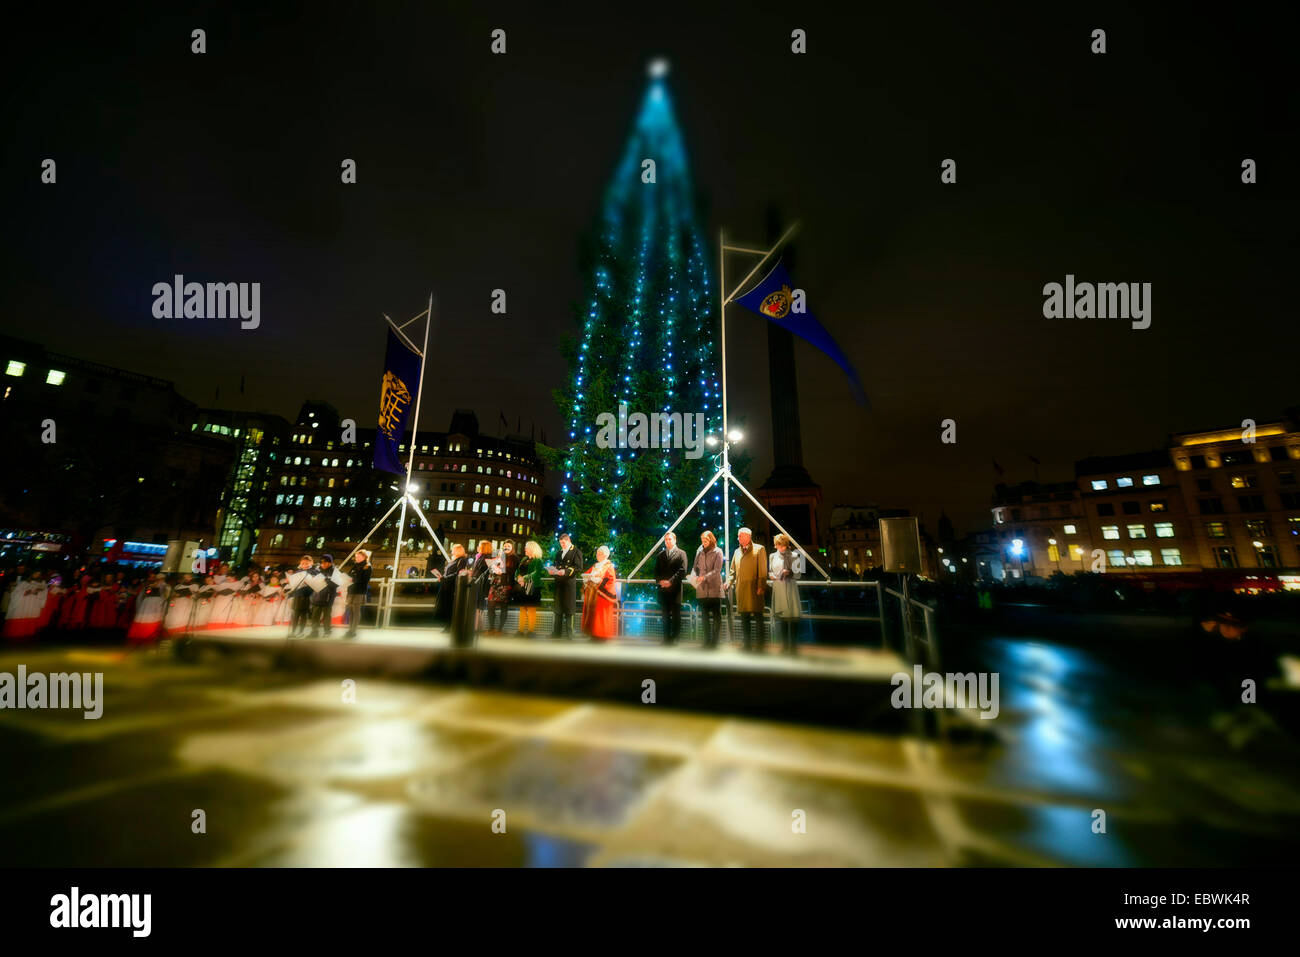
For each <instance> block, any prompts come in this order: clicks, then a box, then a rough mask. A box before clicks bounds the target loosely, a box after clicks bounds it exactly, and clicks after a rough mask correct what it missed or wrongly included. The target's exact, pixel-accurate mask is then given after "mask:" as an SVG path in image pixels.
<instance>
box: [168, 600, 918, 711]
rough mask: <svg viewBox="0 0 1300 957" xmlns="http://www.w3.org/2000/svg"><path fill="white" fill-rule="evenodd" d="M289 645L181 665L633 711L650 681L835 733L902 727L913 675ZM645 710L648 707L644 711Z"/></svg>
mask: <svg viewBox="0 0 1300 957" xmlns="http://www.w3.org/2000/svg"><path fill="white" fill-rule="evenodd" d="M341 634H342V630H341V629H339V628H335V629H334V632H333V635H332V636H331V637H329V638H289V637H288V630H287V628H285V627H284V626H273V627H265V628H237V629H231V630H229V631H223V630H212V631H199V632H194V633H192V634H190V635H187V636H177V637H178V639H188V640H186V641H184V642H183V644H182V646H181V647H182V651H181V654H182V656H185V655H189V654H201V655H206V656H212V655H222V656H238V657H240V658H244V659H249V660H251V661H252V662H254V663H257V664H260V665H264V666H267V667H272V666H279V667H288V668H297V669H304V670H313V671H318V672H324V673H329V674H338V675H343V676H349V675H354V676H361V675H382V676H385V677H393V678H406V679H413V680H428V681H436V682H442V683H455V684H464V685H470V686H480V687H491V688H497V689H500V690H505V691H512V692H522V693H533V694H545V695H549V696H554V697H564V698H581V699H589V700H603V701H619V702H623V703H625V704H640V703H641V702H642V696H643V694H644V685H643V682H645V681H646V679H650V680H653V681H654V683H655V699H656V703H657V705H658V706H660V707H665V708H672V709H678V710H687V711H705V712H710V713H716V714H735V715H746V716H751V717H761V718H770V719H773V720H781V721H799V722H807V723H812V724H825V725H833V726H836V727H854V728H866V727H870V728H872V729H875V730H901V729H903V727H904V725H905V723H906V715H907V712H906V711H901V710H896V709H894V708H892V707H891V706H890V703H889V697H890V694H891V693H892V692H893V686H892V685H891V683H890V678H891V677H892V676H893V675H894V674H896V673H897V672H899V671H907V670H909V666H908V665H907V664H906V663H905V662H904V661H903V659H902V658H901V657H900V656H899V655H897V654H895V653H894V652H892V651H887V650H879V649H867V648H837V647H818V646H815V645H803V646H801V648H800V654H799V655H798V656H796V657H789V656H786V655H781V654H779V653H777V652H776V651H775V650H773V649H771V648H770V647H769V649H768V651H767V652H766V653H764V654H756V653H746V652H743V651H741V650H739V649H738V648H736V647H728V646H723V647H720V648H718V649H716V650H713V651H706V650H705V649H704V648H702V647H701V646H700V645H698V644H693V643H688V644H685V645H680V646H676V647H671V648H665V647H663V646H662V645H659V644H656V643H652V642H649V641H640V640H637V639H618V640H615V641H613V642H608V643H597V642H592V641H589V640H588V639H587V638H586V637H585V636H580V637H578V638H576V639H554V638H550V637H549V636H543V637H536V638H520V637H513V636H504V637H498V636H491V637H485V636H482V635H480V636H478V637H477V639H476V641H475V645H474V647H472V648H453V647H452V645H451V639H450V636H449V635H448V634H447V633H446V632H444V631H440V630H436V629H429V628H389V629H384V630H378V629H373V628H362V629H360V631H359V634H358V637H357V638H342V637H340V636H341ZM647 706H649V705H647Z"/></svg>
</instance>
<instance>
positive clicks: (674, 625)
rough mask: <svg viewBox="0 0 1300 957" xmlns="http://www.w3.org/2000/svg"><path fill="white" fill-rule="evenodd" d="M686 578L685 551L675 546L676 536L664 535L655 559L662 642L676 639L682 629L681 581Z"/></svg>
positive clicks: (668, 643)
mask: <svg viewBox="0 0 1300 957" xmlns="http://www.w3.org/2000/svg"><path fill="white" fill-rule="evenodd" d="M685 578H686V553H685V552H684V551H682V550H681V549H680V548H678V547H677V536H676V535H674V534H673V533H672V532H669V533H668V534H667V535H665V536H664V548H663V551H661V552H660V553H659V556H658V557H657V558H656V559H655V579H656V580H657V581H658V582H659V611H660V613H661V614H662V615H663V619H664V644H665V645H671V644H674V643H675V642H676V641H677V636H678V635H679V634H681V631H682V581H683V580H684V579H685Z"/></svg>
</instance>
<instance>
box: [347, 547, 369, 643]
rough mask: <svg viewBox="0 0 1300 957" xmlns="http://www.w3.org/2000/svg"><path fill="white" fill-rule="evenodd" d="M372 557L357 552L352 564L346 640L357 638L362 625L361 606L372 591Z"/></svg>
mask: <svg viewBox="0 0 1300 957" xmlns="http://www.w3.org/2000/svg"><path fill="white" fill-rule="evenodd" d="M370 572H371V567H370V556H369V555H368V554H366V553H365V552H357V557H356V561H354V562H353V563H352V584H351V585H349V586H348V630H347V634H345V635H344V637H345V638H355V637H356V636H357V626H358V625H359V624H361V606H362V605H364V604H365V603H366V595H367V593H368V592H369V591H370Z"/></svg>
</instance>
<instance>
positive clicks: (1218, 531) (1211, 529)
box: [1205, 522, 1228, 538]
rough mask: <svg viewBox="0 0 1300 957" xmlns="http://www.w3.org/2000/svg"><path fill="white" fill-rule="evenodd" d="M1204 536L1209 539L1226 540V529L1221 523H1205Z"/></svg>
mask: <svg viewBox="0 0 1300 957" xmlns="http://www.w3.org/2000/svg"><path fill="white" fill-rule="evenodd" d="M1205 534H1206V535H1207V536H1209V537H1210V538H1227V537H1228V527H1227V525H1225V524H1224V523H1223V522H1206V523H1205Z"/></svg>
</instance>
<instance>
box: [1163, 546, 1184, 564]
mask: <svg viewBox="0 0 1300 957" xmlns="http://www.w3.org/2000/svg"><path fill="white" fill-rule="evenodd" d="M1160 560H1161V561H1162V562H1164V563H1165V564H1166V565H1181V564H1182V563H1183V553H1182V552H1181V551H1179V550H1178V549H1177V548H1162V549H1160Z"/></svg>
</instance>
